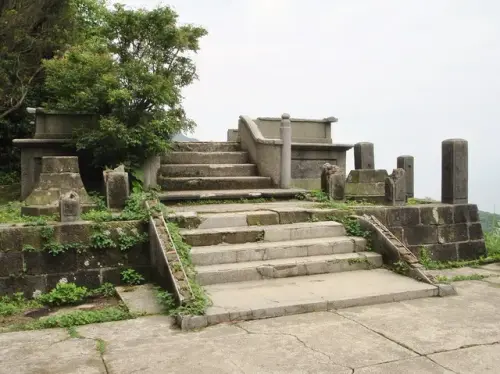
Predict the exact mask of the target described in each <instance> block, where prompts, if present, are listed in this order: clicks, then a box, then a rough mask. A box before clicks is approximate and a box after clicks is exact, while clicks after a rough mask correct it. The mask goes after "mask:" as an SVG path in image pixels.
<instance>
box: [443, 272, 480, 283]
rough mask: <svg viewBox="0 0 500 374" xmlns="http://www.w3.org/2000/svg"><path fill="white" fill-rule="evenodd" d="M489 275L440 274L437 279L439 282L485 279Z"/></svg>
mask: <svg viewBox="0 0 500 374" xmlns="http://www.w3.org/2000/svg"><path fill="white" fill-rule="evenodd" d="M488 277H489V275H484V274H471V275H455V276H453V277H447V276H445V275H438V276H437V277H436V280H437V281H438V283H452V282H460V281H469V280H483V279H484V278H488Z"/></svg>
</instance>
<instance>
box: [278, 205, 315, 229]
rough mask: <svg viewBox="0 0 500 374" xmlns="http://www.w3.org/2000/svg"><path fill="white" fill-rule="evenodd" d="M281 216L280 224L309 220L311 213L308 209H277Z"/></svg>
mask: <svg viewBox="0 0 500 374" xmlns="http://www.w3.org/2000/svg"><path fill="white" fill-rule="evenodd" d="M277 212H278V214H279V217H280V222H279V223H280V224H282V225H286V224H291V223H298V222H308V221H309V220H310V219H311V214H310V213H309V212H308V211H306V210H299V209H290V210H287V209H279V210H277Z"/></svg>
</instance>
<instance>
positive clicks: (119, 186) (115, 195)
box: [103, 168, 130, 209]
mask: <svg viewBox="0 0 500 374" xmlns="http://www.w3.org/2000/svg"><path fill="white" fill-rule="evenodd" d="M122 170H123V171H122ZM103 175H104V184H105V190H106V202H107V205H108V207H109V208H110V209H123V208H124V207H125V204H126V202H127V199H128V197H129V195H130V189H129V181H128V173H126V172H125V171H124V168H120V169H119V168H117V169H115V170H113V171H105V172H104V173H103Z"/></svg>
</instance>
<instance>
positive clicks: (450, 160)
mask: <svg viewBox="0 0 500 374" xmlns="http://www.w3.org/2000/svg"><path fill="white" fill-rule="evenodd" d="M441 157H442V158H441V202H442V203H443V204H467V203H468V195H469V151H468V143H467V140H464V139H447V140H444V141H443V143H442V156H441Z"/></svg>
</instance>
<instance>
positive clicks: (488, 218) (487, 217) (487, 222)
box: [479, 210, 500, 232]
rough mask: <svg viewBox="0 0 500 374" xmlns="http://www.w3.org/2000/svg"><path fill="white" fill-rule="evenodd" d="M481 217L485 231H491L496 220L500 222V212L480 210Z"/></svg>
mask: <svg viewBox="0 0 500 374" xmlns="http://www.w3.org/2000/svg"><path fill="white" fill-rule="evenodd" d="M479 219H480V220H481V226H483V231H484V232H490V231H491V229H492V228H493V225H494V224H495V223H496V222H500V214H494V213H490V212H483V211H481V210H480V211H479Z"/></svg>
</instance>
